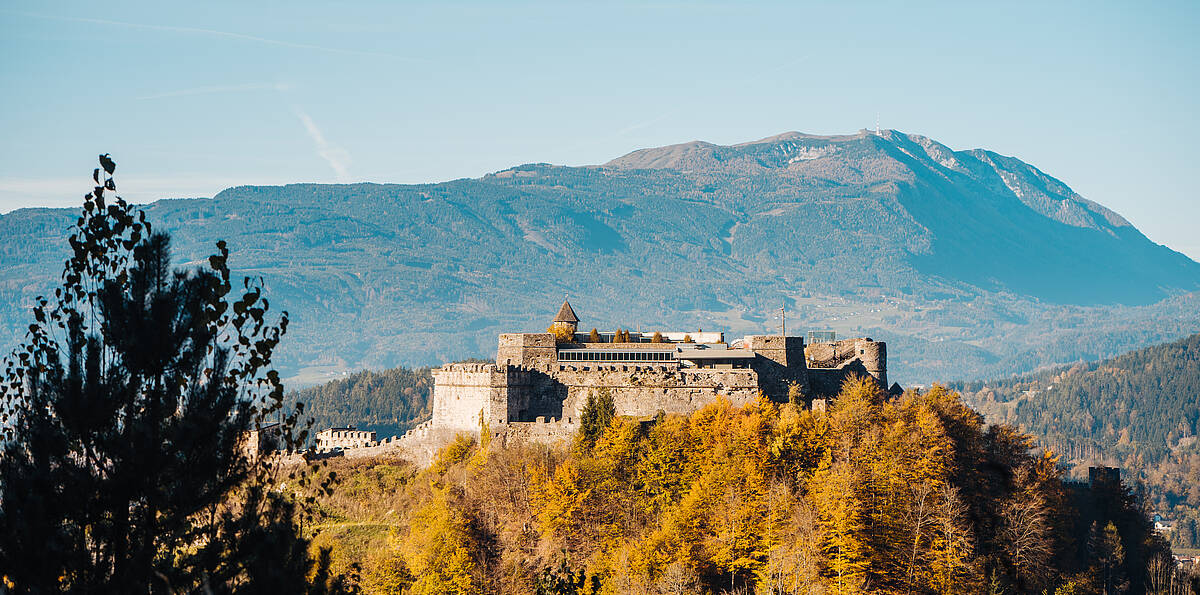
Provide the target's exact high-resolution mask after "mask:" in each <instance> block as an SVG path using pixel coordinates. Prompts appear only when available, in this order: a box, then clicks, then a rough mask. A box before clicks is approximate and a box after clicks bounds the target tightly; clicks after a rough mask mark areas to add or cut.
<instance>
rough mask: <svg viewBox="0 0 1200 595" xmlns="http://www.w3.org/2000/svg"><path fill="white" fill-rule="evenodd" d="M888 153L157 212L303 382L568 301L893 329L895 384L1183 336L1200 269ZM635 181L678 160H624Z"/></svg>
mask: <svg viewBox="0 0 1200 595" xmlns="http://www.w3.org/2000/svg"><path fill="white" fill-rule="evenodd" d="M885 135H886V136H876V135H874V134H872V133H859V134H856V135H842V136H832V137H823V136H818V135H804V134H801V133H784V134H783V135H776V136H774V137H768V139H763V140H760V141H751V142H750V143H742V144H739V145H729V146H720V145H714V144H712V143H703V142H699V141H697V142H694V143H685V144H683V145H673V147H680V146H684V147H686V150H684V151H683V152H682V153H681V152H680V151H679V150H677V149H672V148H671V147H660V148H651V149H642V150H640V151H634V152H632V153H629V154H627V155H625V156H622V157H618V158H617V159H615V160H613V161H610V162H608V163H607V164H602V165H595V166H582V167H564V166H555V165H548V164H526V165H519V166H514V167H512V168H508V169H505V170H501V171H498V172H493V173H491V174H487V175H484V176H481V177H479V178H462V179H458V180H451V181H447V182H440V183H429V184H407V185H400V184H375V183H360V184H345V185H324V184H291V185H286V186H239V187H234V188H229V189H226V190H224V191H222V192H220V193H218V194H217V195H216V196H214V197H213V198H211V199H178V200H168V201H158V202H155V203H151V204H150V205H147V206H146V207H145V208H146V210H147V215H148V216H149V217H150V218H151V220H153V221H155V223H156V226H157V228H158V229H166V230H170V231H171V232H172V233H173V234H174V235H175V236H176V237H175V240H176V241H175V242H174V245H175V246H176V251H177V260H179V261H181V262H203V258H204V257H205V256H206V255H207V254H208V253H210V252H211V251H212V243H213V242H215V240H216V239H218V238H221V239H225V240H227V241H228V243H229V245H230V246H231V247H232V248H233V250H234V252H233V254H232V255H231V263H232V264H233V266H236V267H240V271H241V272H243V273H248V274H252V275H255V276H262V277H263V278H264V279H265V280H266V281H267V282H268V286H269V287H268V288H269V290H270V291H271V293H274V294H276V297H277V298H278V299H275V298H273V299H272V302H273V303H274V304H279V305H281V306H283V307H285V308H287V309H289V310H290V311H291V312H292V314H293V326H292V329H293V336H292V337H291V338H290V339H289V341H290V342H292V345H293V347H292V349H291V351H288V350H287V349H285V350H284V355H283V357H284V365H285V367H287V368H288V369H290V370H291V371H293V372H297V371H303V370H308V371H309V372H311V373H314V374H317V375H318V378H316V379H320V374H324V373H327V372H328V373H334V372H336V371H339V370H343V371H344V370H347V369H357V368H361V367H375V368H379V367H392V366H395V365H398V364H401V363H403V364H407V365H426V364H435V363H440V362H442V361H452V360H456V359H461V358H463V357H472V356H483V357H488V356H489V354H490V353H491V352H492V351H493V350H494V349H495V334H496V333H497V332H503V331H510V330H512V331H517V330H537V328H538V327H539V325H540V327H544V326H545V324H546V321H543V320H542V318H545V317H547V316H549V315H552V314H553V312H546V311H547V310H549V309H552V308H553V307H554V306H556V305H557V303H558V302H560V301H561V296H562V294H563V293H566V292H569V293H570V294H571V295H572V296H573V297H575V296H578V300H579V303H578V304H577V305H578V306H579V307H580V308H581V310H580V314H581V316H582V317H584V318H585V321H584V324H585V325H594V326H597V327H599V328H605V329H607V328H610V327H616V326H624V327H626V328H631V327H634V326H636V325H643V326H648V325H658V326H671V327H677V328H690V327H705V326H707V327H709V328H714V327H715V328H722V329H726V330H728V331H730V332H733V333H741V332H745V333H749V332H770V329H771V328H772V327H773V326H774V323H773V322H771V320H772V318H771V317H772V314H771V313H772V312H777V311H778V309H779V306H780V305H784V304H786V305H787V307H788V309H789V313H788V319H789V327H790V328H801V329H802V328H834V329H835V330H838V331H840V332H843V333H856V334H857V333H874V334H877V335H890V336H891V339H890V340H891V341H893V343H894V348H893V349H892V350H891V351H892V353H893V359H894V360H895V365H894V366H892V367H893V369H895V370H897V371H898V372H897V373H898V376H897V378H898V379H903V380H909V381H920V380H924V379H936V378H961V377H972V376H974V377H986V376H988V375H994V374H1002V373H1007V372H1016V371H1027V369H1014V368H1012V366H1015V365H1018V364H1017V362H1032V363H1033V364H1034V365H1035V366H1037V365H1051V364H1055V363H1064V362H1070V361H1074V360H1075V359H1078V358H1094V357H1103V356H1104V355H1106V354H1112V353H1116V352H1117V351H1118V350H1127V349H1131V348H1134V347H1137V346H1141V345H1144V344H1149V343H1152V342H1157V341H1163V340H1167V339H1171V338H1175V337H1176V336H1179V335H1182V334H1186V333H1188V332H1191V331H1192V330H1194V329H1195V328H1197V326H1198V321H1200V316H1197V315H1196V314H1195V310H1196V309H1197V308H1195V307H1194V306H1195V304H1196V302H1197V301H1200V298H1198V297H1197V294H1196V292H1197V290H1200V264H1197V263H1195V262H1193V261H1191V260H1190V259H1188V258H1187V257H1186V256H1184V255H1182V254H1179V253H1176V252H1174V251H1171V250H1170V249H1169V248H1166V247H1163V246H1160V245H1157V244H1154V243H1153V242H1151V241H1150V240H1149V239H1147V238H1145V236H1143V235H1142V234H1141V232H1139V231H1137V229H1136V228H1134V227H1133V226H1131V225H1129V224H1128V222H1127V221H1125V220H1124V219H1123V218H1121V217H1120V216H1119V215H1117V214H1115V213H1112V212H1111V211H1109V210H1107V209H1105V208H1104V207H1102V206H1100V205H1096V204H1095V203H1093V202H1091V201H1088V200H1087V199H1085V198H1083V197H1080V196H1079V195H1078V194H1076V193H1074V192H1073V191H1071V190H1070V188H1069V187H1068V186H1066V184H1063V183H1062V182H1060V181H1058V180H1056V179H1054V178H1052V177H1051V176H1049V175H1048V174H1045V173H1043V172H1041V171H1040V170H1038V169H1037V168H1036V167H1034V166H1032V165H1029V164H1025V163H1024V162H1022V161H1020V160H1018V159H1015V158H1008V157H1004V156H1000V155H997V154H994V153H990V152H986V151H982V150H971V151H957V152H956V151H951V150H950V149H948V148H946V147H945V145H942V144H940V143H937V142H936V141H932V140H930V139H927V138H925V137H921V136H919V135H906V134H902V133H898V132H894V131H886V133H885ZM772 139H777V140H772ZM631 156H635V157H631ZM983 158H987V160H988V161H990V163H985V162H984V161H983ZM1010 160H1011V161H1010ZM645 163H652V164H658V165H664V166H665V165H672V167H657V168H649V169H647V168H637V167H633V166H635V165H640V164H645ZM701 165H703V167H699V166H701ZM680 166H686V167H687V168H691V169H685V168H681V167H680ZM1001 172H1005V173H1004V174H1003V175H1002V174H1001ZM1006 176H1007V180H1006V179H1005V177H1006ZM1014 188H1015V189H1016V190H1014ZM1018 192H1020V193H1021V194H1024V197H1023V198H1022V197H1020V196H1018V194H1017V193H1018ZM1031 205H1032V206H1031ZM73 220H74V214H73V210H71V209H60V210H43V211H37V212H34V211H14V212H12V213H9V214H6V215H2V216H0V299H2V300H3V303H4V304H5V306H4V307H0V339H2V338H4V337H5V333H4V332H3V331H7V340H6V341H3V342H4V343H5V344H13V343H15V341H16V340H17V339H19V336H20V332H21V330H20V329H21V328H23V325H22V324H21V322H20V321H21V316H22V315H24V314H26V313H27V310H23V307H24V306H27V305H29V304H30V303H31V302H32V298H33V296H34V295H37V294H38V293H45V292H46V291H48V288H49V287H51V285H50V284H51V282H52V281H53V279H55V278H56V277H57V273H58V272H59V271H58V267H59V266H60V265H61V262H62V258H63V255H64V254H65V248H66V247H65V239H64V237H65V235H66V230H67V229H68V228H69V226H70V224H71V222H72V221H73ZM180 257H181V258H180ZM631 298H632V300H631ZM793 321H794V322H795V324H796V325H797V326H795V327H792V326H791V323H793ZM1047 344H1055V345H1059V346H1060V347H1059V348H1058V349H1057V350H1056V351H1055V352H1054V353H1042V352H1041V351H1039V350H1041V349H1042V347H1041V346H1044V345H1047ZM1020 365H1025V364H1020ZM309 372H305V373H309ZM964 373H965V374H964Z"/></svg>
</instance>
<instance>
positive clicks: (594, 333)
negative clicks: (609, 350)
mask: <svg viewBox="0 0 1200 595" xmlns="http://www.w3.org/2000/svg"><path fill="white" fill-rule="evenodd" d="M599 342H600V331H598V330H596V329H592V330H591V331H589V332H588V343H599Z"/></svg>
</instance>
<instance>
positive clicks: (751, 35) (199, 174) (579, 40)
mask: <svg viewBox="0 0 1200 595" xmlns="http://www.w3.org/2000/svg"><path fill="white" fill-rule="evenodd" d="M1198 30H1200V2H1194V1H1193V2H1153V3H1133V2H1121V3H1117V2H1111V3H1107V2H1086V3H1085V2H1078V3H1068V2H1062V3H1032V2H1031V3H1022V2H1004V3H1001V2H987V3H984V2H962V3H959V2H953V3H952V2H930V3H921V2H839V3H833V2H829V3H803V2H786V3H750V2H686V3H684V2H680V3H621V2H604V3H581V2H562V1H560V2H548V3H500V2H488V3H455V2H435V3H410V2H394V1H393V2H378V3H373V2H328V1H325V2H305V1H295V0H294V1H289V2H281V1H278V2H277V1H270V2H260V3H248V2H219V1H209V2H190V3H176V2H116V1H110V2H103V3H101V2H78V3H76V2H47V1H40V2H25V1H19V0H0V89H2V90H3V92H2V93H0V131H2V132H0V212H7V211H11V210H13V209H17V208H22V207H31V206H72V205H76V204H79V202H80V199H81V197H82V195H83V194H84V193H86V192H87V191H88V190H89V188H90V174H91V170H92V168H93V167H95V159H96V155H97V154H98V153H110V154H112V155H113V157H114V158H115V159H116V160H117V162H118V170H117V173H118V176H117V181H118V184H119V188H120V190H121V194H122V195H123V196H125V197H126V198H127V199H130V200H133V201H136V202H149V201H152V200H156V199H158V198H167V197H207V196H212V195H214V194H215V193H217V192H219V191H220V190H222V189H224V188H227V187H230V186H235V185H241V184H284V183H292V182H323V183H334V182H358V181H371V182H400V183H415V182H437V181H444V180H450V179H455V178H462V177H478V176H481V175H484V174H486V173H489V172H493V171H497V170H501V169H505V168H508V167H511V166H513V165H518V164H522V163H532V162H548V163H554V164H562V165H586V164H597V163H603V162H605V161H608V160H610V159H613V158H615V157H618V156H620V155H623V154H625V153H628V152H630V151H633V150H636V149H639V148H644V147H650V146H661V145H667V144H674V143H680V142H687V141H691V140H706V141H709V142H714V143H719V144H732V143H737V142H743V141H748V140H754V139H758V138H764V137H767V136H771V135H774V134H778V133H781V132H785V131H791V130H796V131H801V132H808V133H815V134H844V133H852V132H855V131H857V130H859V129H862V128H874V127H875V125H876V122H878V123H879V124H880V125H882V127H884V128H893V129H897V130H900V131H903V132H909V133H916V134H922V135H925V136H928V137H930V138H933V139H935V140H938V141H940V142H942V143H944V144H946V145H948V146H950V147H951V148H954V149H973V148H985V149H990V150H993V151H996V152H999V153H1002V154H1005V155H1012V156H1015V157H1018V158H1020V159H1022V160H1025V161H1027V162H1029V163H1031V164H1033V165H1035V166H1037V167H1038V168H1039V169H1041V170H1043V171H1045V172H1047V173H1048V174H1050V175H1052V176H1054V177H1056V178H1058V179H1060V180H1062V181H1063V182H1065V183H1067V184H1068V185H1069V186H1071V187H1072V188H1073V189H1074V190H1075V191H1076V192H1078V193H1080V194H1081V195H1083V196H1084V197H1086V198H1089V199H1092V200H1094V201H1096V202H1099V203H1101V204H1103V205H1105V206H1107V207H1109V208H1112V209H1113V210H1115V211H1117V212H1118V213H1120V214H1122V215H1123V216H1125V217H1126V218H1127V219H1129V220H1130V221H1131V222H1132V223H1133V224H1134V225H1136V226H1137V227H1138V228H1139V229H1141V230H1142V232H1143V233H1145V234H1146V235H1147V236H1148V237H1149V238H1150V239H1151V240H1153V241H1156V242H1158V243H1161V244H1165V245H1167V246H1169V247H1171V248H1173V249H1175V250H1178V251H1180V252H1183V253H1185V254H1188V255H1189V256H1191V257H1192V258H1193V259H1196V260H1200V200H1198V198H1200V197H1198V196H1197V189H1196V188H1197V186H1196V184H1194V183H1193V178H1194V176H1195V172H1196V167H1197V164H1198V163H1200V143H1198V142H1197V139H1198V138H1200V118H1197V117H1196V111H1195V110H1196V107H1197V101H1198V100H1197V98H1198V97H1200V35H1196V34H1195V32H1196V31H1198Z"/></svg>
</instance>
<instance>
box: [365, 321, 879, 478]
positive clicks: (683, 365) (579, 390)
mask: <svg viewBox="0 0 1200 595" xmlns="http://www.w3.org/2000/svg"><path fill="white" fill-rule="evenodd" d="M564 312H566V313H567V315H566V316H564ZM559 318H560V319H561V318H567V322H564V321H562V320H559V319H556V321H555V323H554V325H563V327H565V330H566V331H567V332H566V333H565V335H566V340H564V333H563V332H559V333H551V332H547V333H509V334H502V335H500V336H499V344H498V348H497V352H496V363H494V364H493V363H485V364H480V363H462V364H446V365H444V366H442V367H441V368H439V369H437V370H434V372H433V377H434V391H433V416H432V419H431V420H430V421H428V422H426V423H424V424H422V425H421V426H419V427H417V428H415V429H413V430H411V431H409V432H408V433H406V434H405V435H404V436H400V437H398V438H397V439H395V440H392V441H390V442H388V443H387V444H385V445H381V447H385V448H386V449H387V450H390V451H396V450H400V451H402V452H403V453H404V454H405V455H406V456H408V457H409V458H412V459H414V460H417V461H419V462H426V461H428V460H430V459H431V457H432V455H433V453H434V452H436V450H437V449H438V448H440V447H441V446H443V445H445V444H447V443H449V442H450V441H451V440H453V439H454V437H455V436H456V435H458V434H460V433H467V434H470V435H473V436H476V437H479V436H480V435H481V434H482V433H483V432H487V433H488V434H490V436H491V438H492V439H493V440H498V441H500V442H501V443H503V444H509V443H513V442H542V443H553V442H557V441H560V440H567V439H570V437H571V436H572V435H573V433H574V432H575V430H576V429H578V427H579V417H580V415H581V413H582V411H583V408H584V406H585V404H586V403H587V400H588V397H589V396H590V395H593V394H597V393H599V392H600V391H607V392H608V394H609V395H611V396H612V398H613V401H614V404H615V406H616V413H617V415H621V416H632V417H640V418H649V417H653V416H655V415H657V414H658V413H659V412H663V413H679V414H689V413H692V412H694V411H696V410H697V409H700V408H702V407H704V406H705V405H707V404H709V403H712V402H714V401H716V400H717V399H719V398H725V399H728V400H729V401H731V402H732V403H734V404H745V403H749V402H752V401H754V400H755V399H757V398H758V395H759V393H760V392H761V393H762V394H763V395H765V396H766V397H767V398H769V399H771V400H773V401H777V402H786V401H788V400H789V398H794V397H799V399H801V401H802V402H803V404H804V405H806V406H809V407H823V406H824V404H825V402H826V400H827V399H829V398H831V397H832V396H833V395H835V394H836V393H837V392H838V391H839V390H840V387H841V385H842V383H843V382H844V381H845V380H846V378H848V377H850V376H851V375H860V376H863V377H871V378H874V379H875V380H876V381H878V382H879V383H880V385H881V386H883V387H884V388H886V387H887V347H886V345H885V344H884V343H882V342H878V341H872V340H870V339H864V338H857V339H847V340H843V341H836V342H829V343H814V344H812V345H807V346H806V345H805V342H804V338H803V337H796V336H788V337H785V336H779V335H751V336H747V337H744V338H742V339H739V340H737V341H734V342H733V343H732V344H728V345H727V344H725V342H724V337H723V336H722V335H721V334H720V333H697V337H698V338H699V339H701V340H703V341H708V342H706V343H697V342H694V340H693V337H692V336H691V335H688V334H686V333H656V335H658V336H657V337H655V338H653V339H652V338H651V336H650V335H649V334H640V333H639V334H631V333H625V335H624V336H617V335H615V334H614V333H605V334H603V335H602V336H601V337H599V339H600V340H599V341H596V340H594V339H595V338H596V337H588V336H587V335H584V334H581V333H576V332H575V330H576V325H575V323H576V322H577V319H576V320H570V319H573V318H575V317H574V312H573V311H572V310H571V309H570V305H569V304H566V303H564V304H563V310H562V311H560V313H559ZM551 330H552V331H553V330H556V329H555V328H554V326H552V328H551ZM556 335H557V336H556ZM793 387H794V388H793ZM789 393H790V394H789Z"/></svg>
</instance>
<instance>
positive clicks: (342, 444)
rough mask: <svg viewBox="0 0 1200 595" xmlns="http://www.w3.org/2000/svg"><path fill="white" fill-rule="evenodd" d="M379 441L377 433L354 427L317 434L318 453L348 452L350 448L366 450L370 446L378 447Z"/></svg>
mask: <svg viewBox="0 0 1200 595" xmlns="http://www.w3.org/2000/svg"><path fill="white" fill-rule="evenodd" d="M378 444H379V441H378V440H376V438H375V432H368V431H366V430H359V429H357V428H355V427H354V426H347V427H344V428H329V429H327V430H321V431H320V432H317V451H318V452H329V451H334V450H346V449H350V448H366V447H368V446H376V445H378Z"/></svg>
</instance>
